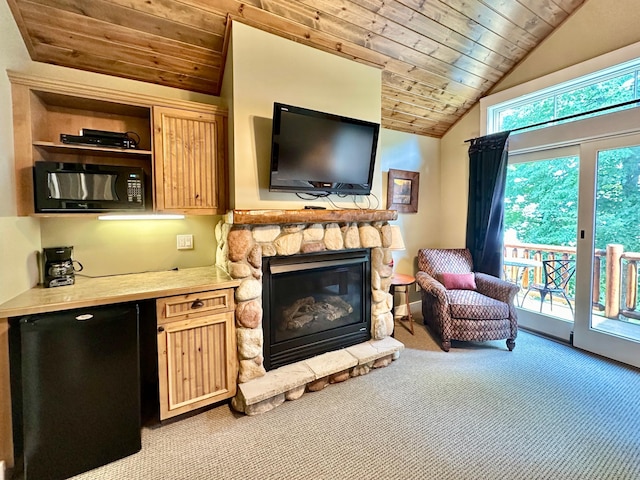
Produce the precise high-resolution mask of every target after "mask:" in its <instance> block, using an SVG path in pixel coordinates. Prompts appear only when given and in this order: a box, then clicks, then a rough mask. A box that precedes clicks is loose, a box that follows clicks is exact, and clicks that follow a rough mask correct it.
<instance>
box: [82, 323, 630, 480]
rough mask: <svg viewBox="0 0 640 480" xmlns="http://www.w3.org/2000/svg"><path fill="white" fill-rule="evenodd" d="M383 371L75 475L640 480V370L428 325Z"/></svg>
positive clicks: (147, 434) (174, 433) (190, 423)
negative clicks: (436, 332)
mask: <svg viewBox="0 0 640 480" xmlns="http://www.w3.org/2000/svg"><path fill="white" fill-rule="evenodd" d="M396 338H398V339H399V340H400V341H402V342H403V343H405V345H406V346H407V349H405V350H404V351H403V352H402V353H401V356H400V358H399V359H398V360H397V361H395V362H393V363H392V364H391V365H390V366H388V367H387V368H382V369H379V370H374V371H372V372H371V373H369V374H368V375H365V376H363V377H358V378H353V379H350V380H348V381H347V382H344V383H341V384H336V385H331V386H329V387H327V388H326V389H324V390H323V391H321V392H316V393H307V394H305V395H303V397H302V398H301V399H299V400H296V401H292V402H285V404H283V405H281V406H280V407H278V408H276V409H275V410H273V411H271V412H268V413H266V414H263V415H258V416H255V417H246V416H238V415H235V414H234V413H233V412H232V411H231V410H230V408H229V407H228V406H227V405H222V406H219V407H217V408H214V409H212V410H209V411H207V412H205V413H202V414H199V415H196V416H193V417H191V418H185V419H182V420H180V421H177V422H173V423H169V424H165V425H163V426H161V427H158V428H154V429H148V428H145V429H144V430H143V442H142V444H143V447H142V451H141V452H139V453H137V454H135V455H132V456H130V457H128V458H125V459H123V460H120V461H117V462H114V463H112V464H109V465H107V466H104V467H101V468H98V469H96V470H93V471H91V472H88V473H87V474H84V475H81V476H78V477H75V478H77V479H91V480H115V479H159V478H162V479H202V480H205V479H206V480H218V479H243V480H251V479H256V480H257V479H273V480H275V479H309V480H310V479H381V480H382V479H439V480H447V479H456V480H460V479H486V480H493V479H553V480H558V479H594V480H595V479H598V480H602V479H616V480H621V479H638V478H640V373H639V372H638V371H637V370H635V369H631V368H627V367H624V366H621V365H619V364H616V363H613V362H608V361H604V360H602V359H600V358H598V357H595V356H592V355H589V354H586V353H584V352H581V351H580V350H577V349H574V348H571V347H569V346H566V345H564V344H560V343H557V342H554V341H550V340H547V339H544V338H541V337H538V336H535V335H532V334H529V333H526V332H521V333H520V335H519V336H518V340H517V345H516V349H515V350H514V351H513V352H511V353H509V352H508V351H507V349H506V347H505V344H504V342H503V341H500V342H489V343H485V344H458V343H454V346H453V348H452V349H451V351H450V352H449V353H444V352H442V351H441V350H440V349H439V348H438V346H437V344H436V343H435V341H434V340H433V339H432V338H431V336H430V335H429V334H428V333H427V332H426V331H425V328H424V326H422V325H418V324H416V335H415V336H412V335H411V334H409V333H408V332H407V330H406V329H405V328H404V327H403V326H401V325H398V326H397V333H396Z"/></svg>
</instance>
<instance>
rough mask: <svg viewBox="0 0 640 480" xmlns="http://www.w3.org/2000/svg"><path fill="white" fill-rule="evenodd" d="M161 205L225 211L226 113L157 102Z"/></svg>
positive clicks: (191, 210) (180, 210)
mask: <svg viewBox="0 0 640 480" xmlns="http://www.w3.org/2000/svg"><path fill="white" fill-rule="evenodd" d="M153 121H154V147H155V148H154V169H155V171H154V177H155V200H156V203H155V205H156V210H157V211H160V212H175V213H186V214H205V215H213V214H221V213H224V211H225V208H226V195H227V193H226V190H227V173H226V158H225V156H226V155H225V151H226V116H225V115H222V114H215V113H203V112H192V111H186V110H180V109H175V108H166V107H154V109H153Z"/></svg>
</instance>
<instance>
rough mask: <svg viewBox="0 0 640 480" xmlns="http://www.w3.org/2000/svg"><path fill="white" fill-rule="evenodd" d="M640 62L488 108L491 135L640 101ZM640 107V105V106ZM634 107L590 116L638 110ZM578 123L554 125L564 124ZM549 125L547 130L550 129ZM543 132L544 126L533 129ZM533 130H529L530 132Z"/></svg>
mask: <svg viewBox="0 0 640 480" xmlns="http://www.w3.org/2000/svg"><path fill="white" fill-rule="evenodd" d="M639 96H640V58H636V59H634V60H632V61H629V62H624V63H622V64H619V65H615V66H613V67H609V68H605V69H602V70H599V71H597V72H595V73H591V74H588V75H584V76H581V77H578V78H575V79H573V80H569V81H565V82H562V83H559V84H557V85H553V86H551V87H548V88H545V89H542V90H539V91H536V92H533V93H531V94H528V95H523V96H520V97H517V98H513V99H510V100H507V101H504V102H501V103H498V104H495V105H492V106H489V107H488V108H487V133H488V134H490V133H495V132H502V131H505V130H514V129H516V128H521V127H526V126H528V125H535V124H538V123H541V122H547V121H552V120H554V119H558V118H562V117H567V116H570V115H575V114H578V113H583V112H588V111H591V110H595V109H598V108H602V107H608V106H611V105H616V104H619V103H624V102H629V101H632V100H636V99H638V97H639ZM639 103H640V102H639ZM636 106H638V105H637V104H631V105H627V106H624V107H619V108H617V109H612V110H606V111H603V112H598V113H595V114H592V115H587V116H584V117H579V118H587V117H588V116H595V115H602V114H605V113H611V112H613V111H617V110H622V109H628V108H634V107H636ZM573 120H574V119H569V120H564V121H558V122H554V123H553V124H548V125H554V124H560V123H566V122H570V121H573ZM548 125H545V126H548ZM535 128H543V126H538V127H533V128H531V129H530V130H533V129H535ZM528 130H529V129H528Z"/></svg>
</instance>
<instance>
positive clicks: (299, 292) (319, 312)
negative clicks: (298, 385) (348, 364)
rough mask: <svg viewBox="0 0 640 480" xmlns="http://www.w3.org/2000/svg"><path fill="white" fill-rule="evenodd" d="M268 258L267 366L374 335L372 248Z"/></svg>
mask: <svg viewBox="0 0 640 480" xmlns="http://www.w3.org/2000/svg"><path fill="white" fill-rule="evenodd" d="M265 260H266V261H265V262H263V263H264V270H265V271H264V279H263V280H264V282H263V285H264V287H265V289H264V290H265V291H264V292H263V307H264V321H263V329H264V333H265V343H264V344H265V366H266V368H267V369H271V368H276V367H278V366H282V365H286V364H288V363H292V362H295V361H299V360H303V359H305V358H309V357H311V356H314V355H318V354H320V353H324V352H327V351H331V350H336V349H339V348H345V347H347V346H350V345H354V344H356V343H360V342H363V341H366V340H368V339H369V338H370V324H371V323H370V311H371V307H370V304H371V293H370V292H371V282H370V276H371V275H370V266H369V251H368V250H363V249H359V250H349V251H340V252H333V253H326V252H323V253H320V254H305V255H294V256H288V257H272V258H269V259H265Z"/></svg>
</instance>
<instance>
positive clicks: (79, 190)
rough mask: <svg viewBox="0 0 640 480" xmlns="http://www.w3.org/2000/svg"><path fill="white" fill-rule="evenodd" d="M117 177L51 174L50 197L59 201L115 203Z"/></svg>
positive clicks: (73, 173)
mask: <svg viewBox="0 0 640 480" xmlns="http://www.w3.org/2000/svg"><path fill="white" fill-rule="evenodd" d="M115 177H116V176H115V175H111V174H95V173H83V172H51V173H49V197H50V198H54V199H57V200H77V201H82V200H91V201H114V200H117V197H116V194H115Z"/></svg>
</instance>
